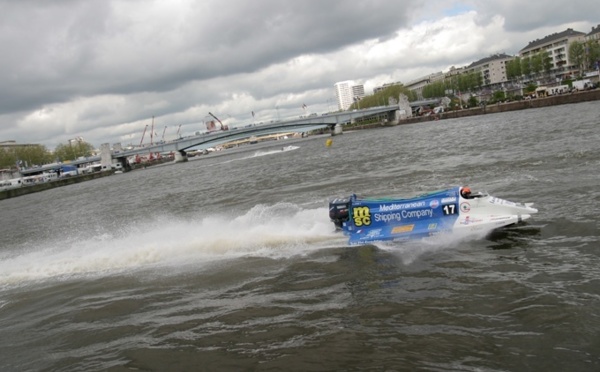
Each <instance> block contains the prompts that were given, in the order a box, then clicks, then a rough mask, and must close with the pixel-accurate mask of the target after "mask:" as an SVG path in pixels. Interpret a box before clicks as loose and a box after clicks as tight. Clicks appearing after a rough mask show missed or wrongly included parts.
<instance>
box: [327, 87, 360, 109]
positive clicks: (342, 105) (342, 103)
mask: <svg viewBox="0 0 600 372" xmlns="http://www.w3.org/2000/svg"><path fill="white" fill-rule="evenodd" d="M334 87H335V98H336V99H337V103H338V109H339V110H347V109H348V108H349V107H350V106H351V105H352V103H354V101H355V99H357V98H358V99H360V98H363V97H364V96H365V87H364V85H362V84H354V82H353V81H351V80H347V81H340V82H338V83H335V85H334Z"/></svg>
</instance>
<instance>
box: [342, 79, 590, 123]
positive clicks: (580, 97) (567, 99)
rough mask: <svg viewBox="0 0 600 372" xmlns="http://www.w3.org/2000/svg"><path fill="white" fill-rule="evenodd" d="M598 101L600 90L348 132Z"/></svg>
mask: <svg viewBox="0 0 600 372" xmlns="http://www.w3.org/2000/svg"><path fill="white" fill-rule="evenodd" d="M597 100H600V89H593V90H587V91H580V92H574V93H568V94H561V95H556V96H550V97H543V98H534V99H527V100H522V101H514V102H506V103H497V104H493V105H484V106H480V107H474V108H469V109H463V110H454V111H446V112H443V113H440V114H435V115H429V116H416V117H412V118H406V119H401V120H399V121H398V122H397V123H391V122H388V123H373V124H365V125H361V126H353V127H352V128H348V130H361V129H374V128H381V127H393V126H397V125H403V124H415V123H422V122H428V121H434V120H443V119H458V118H463V117H467V116H475V115H487V114H497V113H501V112H507V111H517V110H526V109H530V108H540V107H549V106H557V105H566V104H571V103H580V102H588V101H597Z"/></svg>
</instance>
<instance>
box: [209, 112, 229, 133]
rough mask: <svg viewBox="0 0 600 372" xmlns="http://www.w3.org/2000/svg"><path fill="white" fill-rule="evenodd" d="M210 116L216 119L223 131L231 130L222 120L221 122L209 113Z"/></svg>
mask: <svg viewBox="0 0 600 372" xmlns="http://www.w3.org/2000/svg"><path fill="white" fill-rule="evenodd" d="M208 114H209V115H210V116H212V117H213V118H215V120H216V121H218V122H219V124H221V130H229V127H228V126H227V125H223V123H222V122H221V120H219V118H218V117H216V116H214V115H213V114H212V113H210V112H209V113H208Z"/></svg>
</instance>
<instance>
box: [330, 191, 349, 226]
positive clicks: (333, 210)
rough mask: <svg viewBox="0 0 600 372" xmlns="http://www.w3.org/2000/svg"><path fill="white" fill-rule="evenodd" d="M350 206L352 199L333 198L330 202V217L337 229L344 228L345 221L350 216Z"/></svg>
mask: <svg viewBox="0 0 600 372" xmlns="http://www.w3.org/2000/svg"><path fill="white" fill-rule="evenodd" d="M349 208H350V199H349V198H342V199H333V200H332V201H330V202H329V218H330V219H331V221H332V222H333V223H334V225H335V227H336V229H340V230H341V229H342V226H343V223H344V222H346V221H348V218H349V217H350V216H349V214H348V209H349Z"/></svg>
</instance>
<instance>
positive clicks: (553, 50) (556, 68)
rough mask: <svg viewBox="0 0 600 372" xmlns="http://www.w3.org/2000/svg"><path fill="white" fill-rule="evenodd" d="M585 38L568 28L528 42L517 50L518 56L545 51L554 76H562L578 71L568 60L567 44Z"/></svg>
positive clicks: (581, 40)
mask: <svg viewBox="0 0 600 372" xmlns="http://www.w3.org/2000/svg"><path fill="white" fill-rule="evenodd" d="M585 39H586V34H585V33H583V32H579V31H575V30H573V29H572V28H568V29H566V30H565V31H562V32H558V33H554V34H552V35H548V36H546V37H544V38H542V39H537V40H534V41H532V42H530V43H529V44H528V45H527V46H526V47H525V48H523V49H521V50H520V51H519V57H521V58H528V57H533V56H535V55H536V54H538V53H541V52H546V53H547V54H548V57H550V59H551V63H552V71H553V73H554V75H555V76H556V78H564V77H565V76H566V75H570V74H575V73H577V72H578V67H577V66H575V65H574V64H573V63H572V62H571V61H570V60H569V45H571V43H573V42H575V41H577V42H580V43H582V42H584V41H585Z"/></svg>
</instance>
